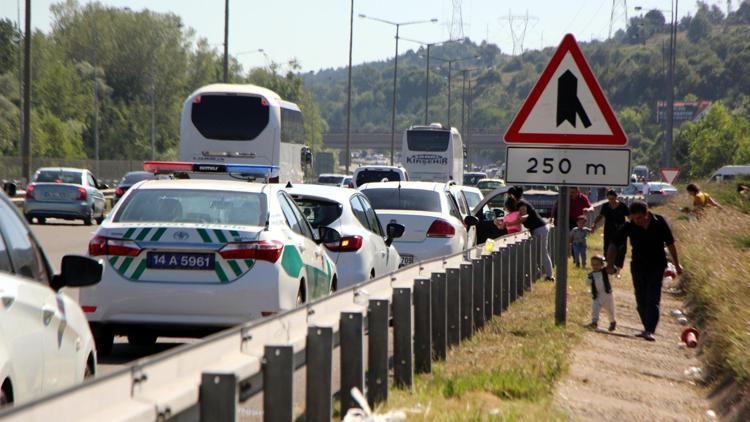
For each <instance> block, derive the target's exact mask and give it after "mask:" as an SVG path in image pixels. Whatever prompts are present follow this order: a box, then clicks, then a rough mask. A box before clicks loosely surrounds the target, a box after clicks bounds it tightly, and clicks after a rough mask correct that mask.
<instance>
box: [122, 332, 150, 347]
mask: <svg viewBox="0 0 750 422" xmlns="http://www.w3.org/2000/svg"><path fill="white" fill-rule="evenodd" d="M156 337H157V336H156V334H149V333H139V334H128V343H130V344H132V345H133V346H153V345H154V344H156Z"/></svg>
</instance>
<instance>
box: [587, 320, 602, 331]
mask: <svg viewBox="0 0 750 422" xmlns="http://www.w3.org/2000/svg"><path fill="white" fill-rule="evenodd" d="M598 326H599V324H597V323H596V322H593V321H592V322H591V323H590V324H586V326H585V327H586V328H589V329H592V330H596V328H597V327H598Z"/></svg>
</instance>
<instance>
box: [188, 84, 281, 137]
mask: <svg viewBox="0 0 750 422" xmlns="http://www.w3.org/2000/svg"><path fill="white" fill-rule="evenodd" d="M268 109H269V107H268V103H267V102H265V101H264V99H263V98H261V97H256V96H247V95H211V94H208V95H201V96H199V97H195V99H194V100H193V107H192V111H191V116H190V117H191V119H192V121H193V124H194V125H195V127H196V129H198V131H199V132H200V133H201V135H203V137H204V138H207V139H209V140H218V141H251V140H253V139H255V138H257V137H258V135H260V134H261V132H263V129H265V128H266V126H267V125H268V116H269V110H268Z"/></svg>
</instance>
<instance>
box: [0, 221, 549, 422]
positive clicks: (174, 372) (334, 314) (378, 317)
mask: <svg viewBox="0 0 750 422" xmlns="http://www.w3.org/2000/svg"><path fill="white" fill-rule="evenodd" d="M553 236H554V235H553ZM551 244H552V245H554V242H553V241H552V242H551ZM541 253H542V249H541V243H540V242H538V241H537V239H536V238H533V237H531V236H530V235H529V233H528V232H521V233H517V234H514V235H509V236H504V237H501V238H499V239H496V240H495V241H494V246H493V247H492V250H491V251H488V250H486V249H485V246H484V245H482V246H478V247H476V248H473V249H470V250H467V251H464V252H462V253H460V254H456V255H452V256H447V257H442V258H438V259H433V260H430V261H427V262H421V263H417V264H413V265H411V266H408V267H404V268H402V269H400V270H399V271H397V272H394V273H392V274H389V275H386V276H384V277H381V278H378V279H375V280H372V281H368V282H365V283H361V284H359V285H356V286H352V287H350V288H348V289H345V290H342V291H339V292H336V293H334V294H332V295H331V296H328V297H326V298H323V299H320V300H318V301H315V302H312V303H309V304H306V305H302V306H300V307H298V308H296V309H293V310H290V311H287V312H284V313H282V314H279V315H277V316H274V317H271V318H266V319H263V320H258V321H253V322H249V323H246V324H244V325H242V326H238V327H235V328H231V329H228V330H225V331H223V332H220V333H217V334H215V335H213V336H210V337H208V338H206V339H204V340H203V341H201V342H199V343H196V344H190V345H184V346H181V347H178V348H176V349H173V350H170V351H167V352H164V353H162V354H159V355H155V356H153V357H150V358H146V359H142V360H139V361H136V362H134V363H131V364H130V365H128V366H127V367H126V368H123V369H121V370H118V371H116V372H114V373H111V374H107V375H104V376H102V377H100V378H95V379H93V380H90V381H87V382H85V383H83V384H81V385H77V386H74V387H71V388H68V389H66V390H62V391H59V392H57V393H53V394H52V395H49V396H47V397H43V398H41V399H39V400H37V401H34V402H30V403H25V404H20V405H17V406H15V407H12V408H10V409H9V410H6V411H5V412H4V413H0V417H3V418H4V419H5V420H9V421H47V420H108V421H114V420H136V419H137V420H166V419H171V418H175V417H177V418H179V419H180V420H202V421H204V420H211V421H233V420H236V418H237V414H238V409H239V406H240V402H241V401H245V400H247V399H248V398H250V397H252V396H254V395H256V394H257V393H259V392H263V400H262V401H263V411H262V415H263V419H264V420H267V421H279V420H292V419H293V417H294V416H295V415H294V413H293V404H294V400H293V399H294V397H293V374H294V371H295V369H298V368H301V367H302V366H305V367H306V380H307V381H309V382H307V383H306V394H305V396H306V397H305V400H304V402H305V409H304V414H305V418H306V420H308V421H317V420H330V419H331V417H332V415H333V404H334V400H333V397H334V395H333V394H332V386H333V383H332V368H333V367H334V365H338V367H339V368H338V369H339V371H340V374H341V377H340V395H339V397H340V402H341V408H340V411H341V414H342V415H344V414H346V411H347V410H348V409H349V408H351V407H356V405H355V404H354V402H353V400H352V399H351V397H350V394H349V391H350V390H351V389H352V388H354V387H356V388H358V389H359V390H360V391H362V392H366V396H367V399H368V401H369V402H370V403H371V404H375V403H378V402H381V401H384V400H386V399H387V395H388V383H389V372H390V371H391V370H392V374H393V380H394V382H395V385H397V386H400V387H404V388H408V387H410V386H411V385H412V382H413V376H414V373H425V372H430V371H431V366H432V361H433V360H444V359H445V358H446V356H447V350H448V348H449V347H456V346H458V345H459V344H460V343H461V342H462V341H464V340H466V339H468V338H470V337H472V335H473V334H474V333H475V332H476V331H477V330H480V329H481V328H482V327H483V326H484V325H485V324H486V323H487V321H489V320H490V319H491V318H493V317H496V316H499V315H501V313H502V312H505V311H506V310H507V309H508V306H509V305H510V304H511V303H513V302H514V301H516V300H517V299H518V298H520V297H522V296H523V295H524V294H525V293H526V292H528V291H530V290H531V288H532V284H533V282H534V281H536V280H538V279H539V278H540V277H541V275H542V270H541ZM389 325H392V328H389ZM391 339H392V347H389V342H390V341H391ZM365 341H367V347H365ZM335 347H339V348H340V350H339V356H340V359H339V360H338V361H337V362H334V360H333V351H334V348H335ZM390 359H392V362H393V363H392V367H391V366H389V362H390V361H391V360H390ZM305 364H307V365H305Z"/></svg>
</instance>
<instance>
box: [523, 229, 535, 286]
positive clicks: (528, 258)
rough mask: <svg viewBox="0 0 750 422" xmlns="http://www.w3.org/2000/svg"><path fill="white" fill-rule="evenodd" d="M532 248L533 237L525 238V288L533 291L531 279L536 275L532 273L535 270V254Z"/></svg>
mask: <svg viewBox="0 0 750 422" xmlns="http://www.w3.org/2000/svg"><path fill="white" fill-rule="evenodd" d="M532 250H533V249H531V239H524V241H523V266H524V268H525V270H526V271H525V273H524V277H523V282H524V286H523V287H524V290H526V291H531V279H532V278H533V277H534V276H533V275H532V273H533V272H534V267H533V265H534V261H533V258H534V254H533V253H532Z"/></svg>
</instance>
